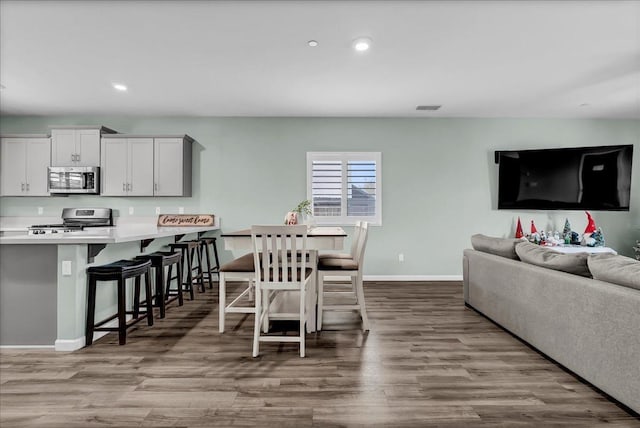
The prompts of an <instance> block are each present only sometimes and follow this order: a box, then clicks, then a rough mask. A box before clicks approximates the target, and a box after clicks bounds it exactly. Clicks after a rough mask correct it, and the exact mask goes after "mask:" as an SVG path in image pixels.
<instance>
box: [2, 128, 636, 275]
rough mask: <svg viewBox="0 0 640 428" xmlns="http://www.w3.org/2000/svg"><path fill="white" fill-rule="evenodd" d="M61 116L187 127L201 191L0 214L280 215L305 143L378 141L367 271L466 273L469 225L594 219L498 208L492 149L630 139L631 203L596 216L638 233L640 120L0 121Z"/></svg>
mask: <svg viewBox="0 0 640 428" xmlns="http://www.w3.org/2000/svg"><path fill="white" fill-rule="evenodd" d="M56 124H58V125H87V124H94V125H104V126H108V127H110V128H113V129H115V130H117V131H119V132H125V133H172V134H176V133H187V134H189V135H191V136H192V137H193V138H195V139H196V141H197V143H196V144H195V145H194V154H193V161H194V163H193V166H194V178H193V189H194V190H193V196H192V197H190V198H140V197H138V198H106V197H99V196H70V197H48V198H13V197H12V198H1V199H0V203H1V207H0V214H1V215H3V216H16V215H29V216H34V215H37V207H38V206H43V207H45V213H44V215H47V216H57V215H59V214H60V210H61V208H63V207H66V206H89V205H100V206H108V207H112V208H116V209H118V210H119V215H123V216H124V215H128V214H127V212H128V207H130V206H132V207H134V208H135V215H141V216H153V215H155V207H157V206H159V207H161V210H162V212H177V210H178V207H180V206H182V207H185V212H187V213H188V212H201V213H205V212H211V213H215V214H216V215H218V216H220V217H221V218H222V228H223V230H233V229H239V228H244V227H247V226H248V225H250V224H252V223H280V222H281V221H282V220H283V217H284V214H285V212H286V211H288V210H289V209H291V208H293V207H294V206H295V205H296V204H297V203H298V202H299V201H300V200H302V199H305V198H306V183H305V180H306V171H305V168H306V163H305V160H306V152H307V151H368V150H370V151H381V152H382V164H383V169H382V182H383V225H382V226H381V227H374V228H372V230H371V235H370V239H369V243H368V247H367V254H366V267H365V271H366V274H368V275H460V274H461V272H462V268H461V257H462V249H463V248H466V247H469V246H470V242H469V236H470V235H472V234H473V233H485V234H488V235H493V236H509V235H511V234H512V233H513V230H514V224H515V221H516V218H517V216H520V217H521V218H522V221H523V223H524V224H525V227H528V222H529V221H530V220H534V221H535V222H536V225H537V226H538V228H539V229H540V228H543V229H545V230H549V229H552V228H553V229H561V228H562V225H563V223H564V218H565V217H568V218H569V220H570V221H571V223H572V225H573V226H574V229H575V230H577V231H579V232H581V231H582V230H583V229H584V227H585V225H586V217H585V215H584V213H582V212H579V211H523V210H521V211H498V210H497V209H496V208H495V206H496V187H497V186H496V178H497V168H496V165H495V164H494V163H493V151H494V150H497V149H520V148H549V147H562V146H566V147H569V146H588V145H607V144H634V149H635V164H634V169H633V177H632V195H631V211H629V212H594V216H595V219H596V222H597V224H598V226H601V227H602V228H603V230H604V232H605V237H606V239H607V245H609V246H611V247H613V248H615V249H617V250H618V251H619V252H620V253H621V254H625V255H631V254H632V252H633V250H632V248H631V245H632V243H633V242H634V241H635V239H640V120H582V119H566V120H565V119H393V118H389V119H380V118H208V117H2V118H0V132H1V133H5V134H6V133H43V132H47V130H48V128H49V126H51V125H56ZM399 253H403V254H404V255H405V261H404V262H403V263H400V262H398V254H399ZM230 257H232V255H231V254H230V253H227V252H223V260H228V259H229V258H230Z"/></svg>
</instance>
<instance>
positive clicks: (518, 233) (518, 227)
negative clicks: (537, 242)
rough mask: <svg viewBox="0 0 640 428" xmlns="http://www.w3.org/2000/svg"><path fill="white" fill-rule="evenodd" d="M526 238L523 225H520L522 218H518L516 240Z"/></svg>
mask: <svg viewBox="0 0 640 428" xmlns="http://www.w3.org/2000/svg"><path fill="white" fill-rule="evenodd" d="M523 236H524V233H523V232H522V223H520V217H518V225H517V226H516V238H517V239H520V238H522V237H523Z"/></svg>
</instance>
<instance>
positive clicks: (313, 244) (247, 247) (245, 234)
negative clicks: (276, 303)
mask: <svg viewBox="0 0 640 428" xmlns="http://www.w3.org/2000/svg"><path fill="white" fill-rule="evenodd" d="M221 237H222V239H223V241H224V248H225V250H229V251H238V252H239V251H253V243H252V241H251V229H242V230H237V231H234V232H225V233H222V235H221ZM346 237H347V234H346V232H345V231H344V229H343V228H342V227H340V226H314V227H310V228H309V229H308V231H307V251H308V252H309V265H310V266H309V267H311V268H312V269H313V271H312V274H311V275H312V280H311V281H310V284H309V289H308V294H309V295H310V296H312V299H313V300H312V301H311V302H310V303H311V308H310V309H311V310H310V311H309V321H308V322H307V332H308V333H313V332H314V331H316V319H317V314H316V311H317V302H318V295H317V283H318V278H317V276H318V272H317V266H318V251H320V250H331V251H339V250H342V249H343V248H344V239H345V238H346ZM221 294H222V293H221ZM224 299H225V297H221V300H220V307H224V305H225V304H226V302H225V301H224ZM294 301H297V300H295V299H287V301H286V302H283V304H284V305H289V304H293V302H294Z"/></svg>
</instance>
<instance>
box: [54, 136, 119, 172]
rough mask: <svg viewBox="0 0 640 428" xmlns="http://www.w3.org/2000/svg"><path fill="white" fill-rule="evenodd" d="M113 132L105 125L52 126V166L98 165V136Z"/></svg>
mask: <svg viewBox="0 0 640 428" xmlns="http://www.w3.org/2000/svg"><path fill="white" fill-rule="evenodd" d="M114 132H115V131H113V130H111V129H109V128H105V127H85V128H83V127H59V128H58V127H53V128H52V129H51V164H52V166H98V165H100V137H101V136H102V135H103V134H110V133H114Z"/></svg>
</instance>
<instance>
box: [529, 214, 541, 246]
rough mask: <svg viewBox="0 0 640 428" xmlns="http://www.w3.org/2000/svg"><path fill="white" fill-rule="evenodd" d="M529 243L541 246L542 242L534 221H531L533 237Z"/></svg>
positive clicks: (530, 237)
mask: <svg viewBox="0 0 640 428" xmlns="http://www.w3.org/2000/svg"><path fill="white" fill-rule="evenodd" d="M529 241H531V242H534V243H536V244H539V243H540V241H541V239H540V234H539V233H538V229H536V225H535V223H534V222H533V220H531V236H529Z"/></svg>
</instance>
